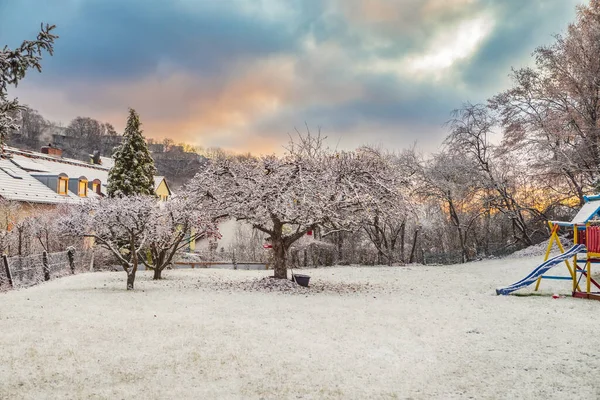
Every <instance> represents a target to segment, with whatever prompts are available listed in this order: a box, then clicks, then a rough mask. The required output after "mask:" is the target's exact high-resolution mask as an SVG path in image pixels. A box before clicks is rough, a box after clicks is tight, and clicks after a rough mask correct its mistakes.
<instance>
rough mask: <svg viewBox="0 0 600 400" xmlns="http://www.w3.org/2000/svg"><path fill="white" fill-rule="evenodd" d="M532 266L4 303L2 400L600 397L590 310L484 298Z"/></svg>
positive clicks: (47, 295) (247, 276) (140, 283)
mask: <svg viewBox="0 0 600 400" xmlns="http://www.w3.org/2000/svg"><path fill="white" fill-rule="evenodd" d="M539 260H540V257H537V258H521V259H506V260H493V261H486V262H478V263H472V264H468V265H461V266H448V267H417V266H414V267H412V266H411V267H396V268H386V267H381V268H379V267H377V268H374V267H365V268H356V267H340V268H329V269H317V270H306V271H304V272H305V273H308V274H310V275H311V276H312V280H311V283H312V282H314V284H315V287H314V289H311V290H297V291H294V293H281V292H258V291H252V290H250V289H252V287H251V286H250V285H249V282H250V281H252V280H254V279H256V278H259V277H262V276H265V275H267V274H270V273H271V272H267V271H233V270H198V269H197V270H179V271H165V272H166V273H165V277H166V278H167V280H165V281H160V282H154V281H151V280H150V274H149V273H146V272H144V273H140V276H139V277H138V280H137V282H136V288H137V289H136V291H135V292H127V291H125V290H124V287H125V273H123V272H120V273H116V272H114V273H109V272H107V273H93V274H83V275H77V276H74V277H67V278H63V279H59V280H55V281H51V282H49V283H46V284H42V285H40V286H37V287H34V288H30V289H24V290H18V291H12V292H9V293H3V294H0V398H7V399H19V398H31V399H33V398H35V399H39V398H76V399H79V398H85V399H88V398H98V399H105V398H106V399H125V398H127V399H128V398H140V399H170V398H173V399H202V398H204V399H212V398H232V399H239V398H244V399H246V398H247V399H259V398H265V399H280V398H293V399H296V398H313V399H327V398H344V399H366V398H382V399H386V398H392V399H393V398H399V399H404V398H413V399H430V398H437V399H452V398H475V399H499V398H519V399H522V398H525V399H567V398H576V397H585V398H599V397H600V378H599V377H600V330H599V325H598V322H597V318H598V315H600V302H595V301H589V300H580V299H573V298H570V297H567V298H560V299H552V298H551V296H550V295H551V294H552V293H554V292H555V291H559V292H560V293H563V294H568V293H569V290H570V289H569V282H561V281H551V282H550V283H549V282H548V281H545V282H543V284H542V285H543V286H542V288H543V292H542V293H544V294H545V295H544V296H525V297H517V296H506V297H498V296H496V295H495V294H494V289H495V288H496V287H497V286H502V285H505V284H510V283H512V282H514V281H516V280H517V279H520V278H522V277H523V276H524V275H525V273H527V272H528V271H529V270H531V269H533V267H534V266H535V265H536V263H537V262H539ZM562 270H566V269H565V268H564V267H562V266H559V267H558V268H557V271H555V272H559V271H561V272H562ZM244 289H246V290H244Z"/></svg>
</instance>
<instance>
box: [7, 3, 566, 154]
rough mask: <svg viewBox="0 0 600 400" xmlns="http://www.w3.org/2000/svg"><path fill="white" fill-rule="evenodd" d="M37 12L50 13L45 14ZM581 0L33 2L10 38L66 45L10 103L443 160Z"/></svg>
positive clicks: (65, 117) (275, 145)
mask: <svg viewBox="0 0 600 400" xmlns="http://www.w3.org/2000/svg"><path fill="white" fill-rule="evenodd" d="M38 3H39V4H38ZM574 4H575V0H569V1H564V0H544V1H541V0H535V1H530V2H522V1H520V0H506V1H492V0H427V1H423V0H322V1H321V0H290V1H283V0H228V1H219V2H217V1H214V2H213V1H211V2H208V1H194V0H174V1H170V2H165V1H155V0H118V1H117V0H56V1H55V2H53V3H52V4H46V3H45V2H42V3H40V2H38V1H35V0H21V1H19V2H16V1H14V2H0V37H1V38H3V40H6V42H7V43H8V44H10V45H13V46H14V45H16V44H18V43H19V41H20V40H22V39H23V38H30V37H33V36H34V35H35V29H36V28H37V26H38V24H39V22H40V21H42V20H43V21H48V22H52V23H56V24H57V25H58V29H57V30H58V33H59V35H60V36H61V37H60V39H59V40H58V41H57V44H56V53H55V56H54V57H52V58H44V60H43V65H44V71H43V74H42V75H37V74H29V75H28V76H27V80H26V81H24V83H23V85H22V86H20V88H19V89H18V90H16V91H14V92H13V94H17V95H19V96H20V97H21V100H22V101H23V102H25V103H29V104H30V105H31V106H32V107H34V108H38V109H39V110H40V111H41V112H42V113H43V114H44V115H45V116H46V117H47V118H49V119H53V120H56V119H60V120H62V121H64V122H65V123H68V121H69V120H70V119H71V118H74V117H75V116H77V115H88V116H91V117H94V118H97V119H101V120H104V121H109V122H111V123H113V124H114V125H115V126H116V127H117V129H119V128H121V129H122V127H123V125H124V120H125V118H126V112H127V107H134V108H136V109H137V110H138V111H139V112H140V114H141V117H142V121H143V122H144V128H145V132H146V134H147V135H148V136H151V137H155V138H162V137H172V138H173V139H175V140H176V141H187V142H190V143H196V144H200V145H204V146H207V147H209V146H216V145H218V146H224V147H228V148H232V149H235V150H238V151H243V150H252V151H257V152H270V151H276V150H279V149H280V148H281V144H283V143H285V142H286V141H287V138H288V136H287V134H288V132H291V131H293V128H294V127H295V126H296V127H303V126H304V122H305V121H306V122H307V123H308V124H309V125H310V126H311V127H317V126H322V127H323V130H324V133H325V134H327V135H328V136H330V137H331V138H332V140H334V141H335V143H338V141H339V145H340V146H345V147H353V146H356V145H359V144H361V143H363V142H369V143H381V144H385V145H386V147H388V148H394V147H396V148H400V147H405V146H409V145H412V143H413V142H414V141H415V140H418V141H419V143H420V144H421V145H422V146H423V147H424V148H425V149H426V150H435V149H436V148H437V146H438V145H439V143H441V140H442V138H443V136H444V130H443V128H442V124H443V123H444V122H445V121H446V120H447V119H448V117H449V113H450V111H451V110H452V109H454V108H456V107H459V106H460V105H461V104H462V102H464V101H471V102H478V101H485V99H486V98H487V97H489V96H491V95H492V94H494V92H495V91H497V90H500V89H502V87H505V86H502V85H507V84H508V82H506V79H505V77H506V75H507V74H508V73H509V68H510V66H511V65H514V66H517V67H518V66H521V65H523V64H527V63H530V62H531V59H530V58H529V56H528V54H529V53H530V52H531V51H532V50H533V49H534V48H535V47H536V46H537V45H539V44H542V43H544V42H547V41H548V39H549V38H550V35H551V34H552V33H555V32H557V31H561V30H563V29H564V28H565V27H566V24H567V22H569V21H570V20H572V19H573V17H574Z"/></svg>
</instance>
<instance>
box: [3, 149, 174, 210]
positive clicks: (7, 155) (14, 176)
mask: <svg viewBox="0 0 600 400" xmlns="http://www.w3.org/2000/svg"><path fill="white" fill-rule="evenodd" d="M113 165H114V161H113V160H112V159H110V158H106V157H99V158H98V159H97V162H96V163H94V158H92V161H91V162H89V163H86V162H84V161H79V160H75V159H70V158H64V157H62V151H61V150H60V149H58V148H56V147H52V146H44V147H42V149H41V152H34V151H28V150H20V149H17V148H13V147H5V148H4V155H3V156H2V157H0V198H4V199H6V200H13V201H18V202H22V203H27V204H31V205H40V204H46V205H56V204H75V203H79V202H81V201H82V199H85V198H94V197H99V196H100V197H101V196H106V186H107V183H108V171H109V170H110V168H111V167H112V166H113ZM154 188H155V191H156V195H157V196H159V197H160V198H161V199H162V200H166V199H168V198H169V197H170V196H171V195H172V193H171V190H170V188H169V186H168V184H167V181H166V179H165V178H164V177H162V176H157V177H155V178H154Z"/></svg>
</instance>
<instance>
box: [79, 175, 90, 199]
mask: <svg viewBox="0 0 600 400" xmlns="http://www.w3.org/2000/svg"><path fill="white" fill-rule="evenodd" d="M87 189H88V181H87V180H85V179H80V180H79V191H78V194H79V197H87Z"/></svg>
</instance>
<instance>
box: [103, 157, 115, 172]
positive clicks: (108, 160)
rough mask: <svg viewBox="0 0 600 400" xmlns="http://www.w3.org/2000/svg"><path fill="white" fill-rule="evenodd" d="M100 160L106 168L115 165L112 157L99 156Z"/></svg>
mask: <svg viewBox="0 0 600 400" xmlns="http://www.w3.org/2000/svg"><path fill="white" fill-rule="evenodd" d="M100 162H101V163H102V166H103V167H105V168H108V169H111V168H112V167H114V166H115V159H114V158H110V157H102V156H100Z"/></svg>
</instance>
